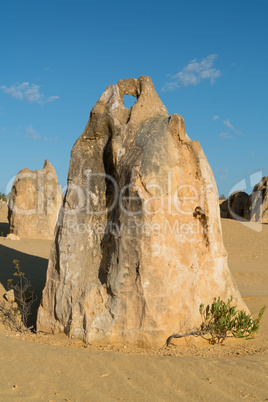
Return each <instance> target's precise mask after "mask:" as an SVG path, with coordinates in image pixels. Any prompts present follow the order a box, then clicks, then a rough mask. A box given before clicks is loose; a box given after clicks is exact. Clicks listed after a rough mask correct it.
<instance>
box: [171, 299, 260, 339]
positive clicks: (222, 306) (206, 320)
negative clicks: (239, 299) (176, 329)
mask: <svg viewBox="0 0 268 402" xmlns="http://www.w3.org/2000/svg"><path fill="white" fill-rule="evenodd" d="M232 300H233V298H232V297H230V298H229V299H228V301H227V302H224V301H223V300H221V299H220V297H218V299H216V298H215V299H214V301H213V303H212V304H211V306H210V305H207V306H206V307H205V305H204V304H201V305H200V307H199V312H200V314H201V317H202V323H201V325H200V328H198V329H197V330H195V331H192V332H189V333H187V334H179V333H178V334H174V335H171V336H170V337H169V338H168V339H167V341H166V345H167V346H169V345H170V342H171V341H172V339H173V338H183V337H186V336H190V335H193V336H201V337H203V338H205V339H207V340H208V341H209V342H210V343H212V344H214V343H216V342H218V343H219V342H221V343H222V342H223V341H224V340H225V339H226V338H227V337H235V338H246V339H252V337H253V335H254V333H256V332H257V331H258V330H259V326H260V320H261V318H262V316H263V314H264V311H265V309H266V306H264V307H263V308H262V309H261V310H260V312H259V315H258V318H257V319H255V320H254V319H253V318H252V315H251V314H247V313H246V312H245V311H244V310H237V309H236V307H237V306H232V305H231V302H232Z"/></svg>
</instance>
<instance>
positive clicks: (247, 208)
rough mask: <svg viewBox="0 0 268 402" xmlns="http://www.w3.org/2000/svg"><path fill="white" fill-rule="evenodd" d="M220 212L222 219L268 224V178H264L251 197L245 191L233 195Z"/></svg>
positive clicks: (224, 203) (222, 205)
mask: <svg viewBox="0 0 268 402" xmlns="http://www.w3.org/2000/svg"><path fill="white" fill-rule="evenodd" d="M220 212H221V217H222V218H230V219H236V220H241V221H246V222H260V223H268V177H267V176H265V177H263V178H262V179H261V181H260V182H259V183H258V184H256V185H255V187H254V189H253V191H252V193H251V194H250V195H248V194H247V193H244V192H243V191H235V192H234V193H232V194H231V195H230V196H229V197H228V199H227V200H225V201H224V202H222V203H221V204H220Z"/></svg>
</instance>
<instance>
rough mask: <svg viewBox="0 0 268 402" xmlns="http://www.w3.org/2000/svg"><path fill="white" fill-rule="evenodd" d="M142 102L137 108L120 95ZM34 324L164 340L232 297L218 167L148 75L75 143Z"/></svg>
mask: <svg viewBox="0 0 268 402" xmlns="http://www.w3.org/2000/svg"><path fill="white" fill-rule="evenodd" d="M125 94H130V95H133V96H134V97H136V98H137V101H136V103H135V104H134V105H133V106H132V108H131V109H127V108H126V107H125V106H124V101H123V96H124V95H125ZM60 225H61V226H59V227H58V228H57V233H56V237H55V241H54V245H53V248H52V252H51V257H50V261H49V266H48V272H47V280H46V286H45V289H44V291H43V296H42V301H41V305H40V307H39V311H38V319H37V328H38V330H44V331H48V332H51V331H52V332H54V333H56V332H65V333H66V334H68V335H69V336H71V337H78V338H80V339H83V340H84V341H86V342H99V343H106V344H107V343H108V344H124V345H126V344H128V345H136V346H141V347H145V346H146V347H148V346H149V347H160V346H163V344H164V343H165V340H166V339H167V337H168V336H169V335H171V334H173V333H174V332H178V331H179V330H181V331H183V330H187V329H189V328H194V327H195V326H196V325H198V324H199V323H200V314H199V305H200V303H201V302H203V303H205V304H206V303H207V304H208V303H211V301H212V299H213V298H214V297H218V296H220V297H222V298H223V299H227V298H228V297H229V296H230V295H233V296H234V298H235V300H236V302H237V303H238V306H239V307H240V308H244V309H247V308H246V306H245V304H244V303H243V301H242V300H241V296H240V294H239V292H238V290H237V287H236V285H235V283H234V281H233V279H232V277H231V274H230V272H229V269H228V265H227V254H226V251H225V248H224V245H223V241H222V232H221V225H220V217H219V208H218V193H217V188H216V184H215V181H214V177H213V173H212V171H211V168H210V166H209V164H208V162H207V159H206V157H205V155H204V153H203V151H202V148H201V146H200V144H199V143H198V142H197V141H191V140H190V139H189V137H188V136H187V134H186V133H185V127H184V120H183V118H182V117H181V116H180V115H178V114H173V115H172V116H171V117H169V115H168V112H167V109H166V108H165V106H164V105H163V104H162V102H161V100H160V99H159V97H158V95H157V93H156V92H155V89H154V86H153V84H152V82H151V79H150V78H149V77H146V76H142V77H140V78H139V79H138V80H136V79H134V78H132V79H129V80H121V81H119V82H118V83H117V84H116V85H110V86H108V87H107V89H106V90H105V92H104V93H103V95H102V96H101V97H100V99H99V101H98V102H97V103H96V105H95V106H94V108H93V109H92V111H91V114H90V119H89V121H88V124H87V126H86V128H85V130H84V132H83V134H82V135H81V136H80V137H79V139H78V140H77V141H76V143H75V145H74V147H73V150H72V154H71V162H70V167H69V176H68V188H67V193H66V196H65V200H64V207H63V210H62V215H61V223H60Z"/></svg>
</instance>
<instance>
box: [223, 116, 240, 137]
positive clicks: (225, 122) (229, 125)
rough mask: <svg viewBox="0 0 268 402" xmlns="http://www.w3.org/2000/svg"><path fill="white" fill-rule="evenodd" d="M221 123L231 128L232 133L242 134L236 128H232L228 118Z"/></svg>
mask: <svg viewBox="0 0 268 402" xmlns="http://www.w3.org/2000/svg"><path fill="white" fill-rule="evenodd" d="M223 124H224V125H225V126H226V127H228V128H229V129H230V130H232V131H233V132H234V133H236V134H242V133H241V131H239V130H236V129H235V128H234V126H233V125H232V124H231V122H230V120H229V119H227V120H223Z"/></svg>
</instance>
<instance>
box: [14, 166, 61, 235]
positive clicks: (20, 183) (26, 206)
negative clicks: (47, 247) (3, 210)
mask: <svg viewBox="0 0 268 402" xmlns="http://www.w3.org/2000/svg"><path fill="white" fill-rule="evenodd" d="M62 200H63V195H62V190H61V186H60V185H59V183H58V179H57V175H56V172H55V169H54V167H53V166H52V165H51V163H49V161H48V160H46V161H45V163H44V167H43V169H41V170H35V171H31V170H29V169H23V170H21V171H20V172H19V173H18V175H17V177H16V179H15V181H14V183H13V186H12V190H11V196H10V200H9V205H8V220H9V226H10V233H12V234H15V235H17V236H19V237H22V238H29V239H53V238H54V230H55V226H56V223H57V219H58V214H59V210H60V208H61V206H62Z"/></svg>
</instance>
